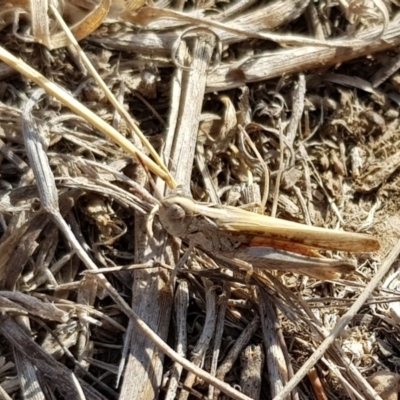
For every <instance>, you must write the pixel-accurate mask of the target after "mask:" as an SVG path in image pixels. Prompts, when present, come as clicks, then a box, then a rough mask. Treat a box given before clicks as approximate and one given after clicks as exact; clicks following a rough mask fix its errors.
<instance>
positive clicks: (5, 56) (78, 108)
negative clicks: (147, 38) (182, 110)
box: [0, 47, 175, 187]
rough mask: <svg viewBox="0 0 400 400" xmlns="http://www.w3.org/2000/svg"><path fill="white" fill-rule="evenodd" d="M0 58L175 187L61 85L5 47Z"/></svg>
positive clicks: (140, 153)
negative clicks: (48, 78) (51, 80)
mask: <svg viewBox="0 0 400 400" xmlns="http://www.w3.org/2000/svg"><path fill="white" fill-rule="evenodd" d="M0 59H2V60H3V61H4V62H5V63H7V64H9V65H10V66H11V67H13V68H15V69H16V70H17V71H18V72H20V73H21V74H23V75H25V76H26V77H27V78H28V79H31V80H32V81H34V82H35V83H36V84H37V85H39V86H40V87H42V88H43V89H44V90H45V91H46V92H47V93H49V94H51V95H52V96H54V97H55V98H56V99H57V100H59V101H60V102H61V103H62V104H64V105H65V106H66V107H68V108H70V109H71V110H72V111H74V112H75V113H77V114H78V115H80V116H82V117H83V118H85V119H86V120H87V121H88V122H89V123H90V124H92V125H93V126H94V127H96V128H97V129H99V130H100V131H101V132H102V133H104V134H105V135H106V136H107V137H109V138H110V139H111V140H113V141H114V142H115V143H117V144H118V145H120V146H121V147H122V148H123V149H125V150H126V151H127V152H128V153H129V154H131V155H133V156H134V157H137V158H138V159H139V160H140V161H141V162H142V163H143V164H144V165H145V166H146V167H147V168H148V169H149V170H150V171H152V172H153V173H155V174H156V175H157V176H159V177H160V178H162V179H165V181H166V182H167V183H168V184H169V185H170V186H171V187H174V186H175V185H174V182H173V180H171V178H170V176H169V174H168V173H166V172H165V170H163V169H162V168H160V167H159V166H158V165H157V164H156V163H155V162H154V161H152V160H151V159H150V158H149V157H147V156H146V155H145V154H143V153H142V152H140V151H139V150H138V149H137V148H136V147H135V146H134V145H133V144H132V143H131V142H130V141H129V140H127V139H126V138H125V137H123V136H122V135H121V134H120V133H119V132H117V131H116V130H115V129H114V128H112V127H111V126H110V125H109V124H107V123H106V122H104V121H103V120H102V119H101V118H99V117H98V116H97V115H96V114H95V113H93V112H92V111H90V110H89V109H87V108H86V107H84V106H83V105H82V104H81V103H79V102H78V101H77V100H75V99H74V98H73V97H72V96H71V95H70V94H68V93H67V92H66V91H64V90H63V89H61V88H60V87H59V86H57V85H56V84H54V83H53V82H50V81H49V80H47V79H46V78H45V77H44V76H43V75H41V74H40V73H38V72H37V71H36V70H34V69H33V68H31V67H30V66H29V65H27V64H25V63H24V62H23V61H22V60H19V59H17V58H16V57H14V56H13V55H12V54H11V53H9V52H8V51H7V50H5V49H4V48H2V47H0Z"/></svg>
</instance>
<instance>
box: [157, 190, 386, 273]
mask: <svg viewBox="0 0 400 400" xmlns="http://www.w3.org/2000/svg"><path fill="white" fill-rule="evenodd" d="M159 218H160V221H161V223H162V224H163V226H164V228H165V229H166V230H167V232H168V233H169V234H171V235H173V236H176V237H179V238H181V239H185V240H188V241H189V242H190V243H191V244H192V245H194V246H196V247H198V248H200V249H202V250H204V251H206V252H207V253H210V254H211V255H212V256H213V257H214V258H216V259H220V260H221V261H223V262H228V263H229V264H231V265H234V266H237V267H242V268H243V267H245V268H247V269H248V273H249V270H251V269H252V268H260V269H261V268H264V269H265V268H267V269H275V270H284V271H293V272H297V273H301V274H305V275H309V276H312V277H315V278H317V279H322V280H327V279H330V280H333V279H337V278H339V277H340V276H341V275H342V274H348V273H351V272H352V271H354V270H355V268H356V263H355V262H354V261H352V260H336V259H331V258H325V257H322V256H321V255H320V254H319V253H318V252H317V251H316V250H335V251H346V252H371V251H376V250H378V249H379V247H380V245H379V241H378V240H377V239H376V238H374V237H372V236H369V235H366V234H360V233H352V232H343V231H335V230H331V229H325V228H318V227H313V226H308V225H302V224H300V223H296V222H290V221H286V220H282V219H279V218H273V217H268V216H266V215H260V214H256V213H252V212H249V211H245V210H242V209H238V208H235V207H230V206H221V205H207V204H204V203H199V202H196V201H194V200H193V199H191V198H189V197H185V196H177V195H175V196H169V197H166V198H164V199H163V200H162V202H161V206H160V208H159ZM250 273H251V271H250Z"/></svg>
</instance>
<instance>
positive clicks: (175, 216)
mask: <svg viewBox="0 0 400 400" xmlns="http://www.w3.org/2000/svg"><path fill="white" fill-rule="evenodd" d="M166 215H167V218H168V219H172V220H179V219H183V218H185V217H186V212H185V210H184V209H183V208H182V207H181V206H179V205H178V204H172V205H171V206H170V207H169V208H168V211H167V214H166Z"/></svg>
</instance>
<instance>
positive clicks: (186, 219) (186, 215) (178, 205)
mask: <svg viewBox="0 0 400 400" xmlns="http://www.w3.org/2000/svg"><path fill="white" fill-rule="evenodd" d="M194 207H195V203H194V202H193V200H192V199H190V198H188V197H183V196H170V197H166V198H165V199H163V200H162V201H161V206H160V210H159V214H158V215H159V217H160V221H161V223H162V225H163V226H164V228H165V229H166V230H167V231H168V233H169V234H170V235H172V236H177V237H180V238H184V237H185V236H186V234H187V233H188V231H189V227H190V224H191V222H192V218H193V216H194V214H195V210H194Z"/></svg>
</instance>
